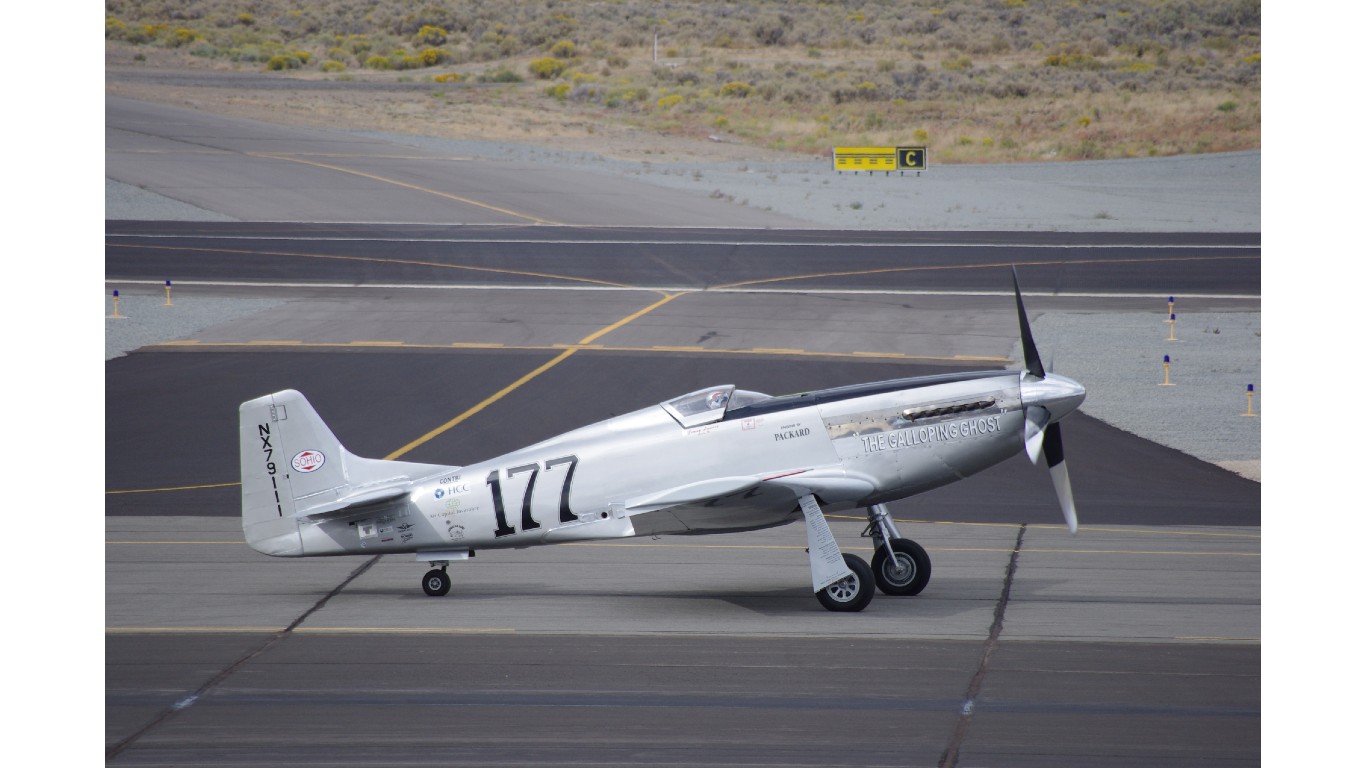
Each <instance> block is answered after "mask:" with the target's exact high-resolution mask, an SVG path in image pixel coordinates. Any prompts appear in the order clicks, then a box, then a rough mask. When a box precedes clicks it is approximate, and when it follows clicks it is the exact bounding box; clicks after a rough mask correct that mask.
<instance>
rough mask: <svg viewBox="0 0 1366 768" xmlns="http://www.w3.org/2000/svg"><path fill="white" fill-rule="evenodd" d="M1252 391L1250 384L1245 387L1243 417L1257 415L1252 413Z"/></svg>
mask: <svg viewBox="0 0 1366 768" xmlns="http://www.w3.org/2000/svg"><path fill="white" fill-rule="evenodd" d="M1252 391H1253V390H1252V385H1251V384H1249V385H1247V413H1245V414H1243V415H1244V416H1256V415H1257V414H1255V413H1253V412H1252Z"/></svg>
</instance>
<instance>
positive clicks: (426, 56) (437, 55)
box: [418, 48, 451, 67]
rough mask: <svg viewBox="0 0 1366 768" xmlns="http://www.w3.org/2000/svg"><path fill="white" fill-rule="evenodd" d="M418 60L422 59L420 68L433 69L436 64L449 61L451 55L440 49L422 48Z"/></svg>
mask: <svg viewBox="0 0 1366 768" xmlns="http://www.w3.org/2000/svg"><path fill="white" fill-rule="evenodd" d="M418 58H420V59H422V66H424V67H435V66H436V65H438V64H445V63H446V62H448V61H450V60H451V55H450V54H449V53H446V52H445V51H443V50H441V49H440V48H424V49H423V50H422V52H421V53H419V54H418Z"/></svg>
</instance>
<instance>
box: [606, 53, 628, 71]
mask: <svg viewBox="0 0 1366 768" xmlns="http://www.w3.org/2000/svg"><path fill="white" fill-rule="evenodd" d="M629 63H630V62H629V61H627V60H626V57H625V56H622V55H620V54H618V55H613V56H608V57H607V66H609V67H615V68H617V69H625V68H626V65H627V64H629Z"/></svg>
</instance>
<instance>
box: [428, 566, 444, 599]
mask: <svg viewBox="0 0 1366 768" xmlns="http://www.w3.org/2000/svg"><path fill="white" fill-rule="evenodd" d="M422 591H423V592H426V593H427V594H428V595H430V596H431V597H441V596H442V595H444V594H446V593H447V592H450V591H451V577H450V576H447V575H446V572H445V571H443V570H441V569H440V568H433V569H431V570H430V571H427V575H426V576H423V577H422Z"/></svg>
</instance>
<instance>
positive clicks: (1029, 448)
mask: <svg viewBox="0 0 1366 768" xmlns="http://www.w3.org/2000/svg"><path fill="white" fill-rule="evenodd" d="M1047 428H1048V409H1047V408H1042V407H1040V406H1037V405H1031V406H1029V407H1028V408H1026V409H1025V423H1024V441H1025V453H1026V454H1028V455H1029V460H1030V461H1031V462H1033V463H1035V464H1038V463H1039V457H1040V456H1042V455H1043V439H1044V434H1045V432H1046V431H1047Z"/></svg>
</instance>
